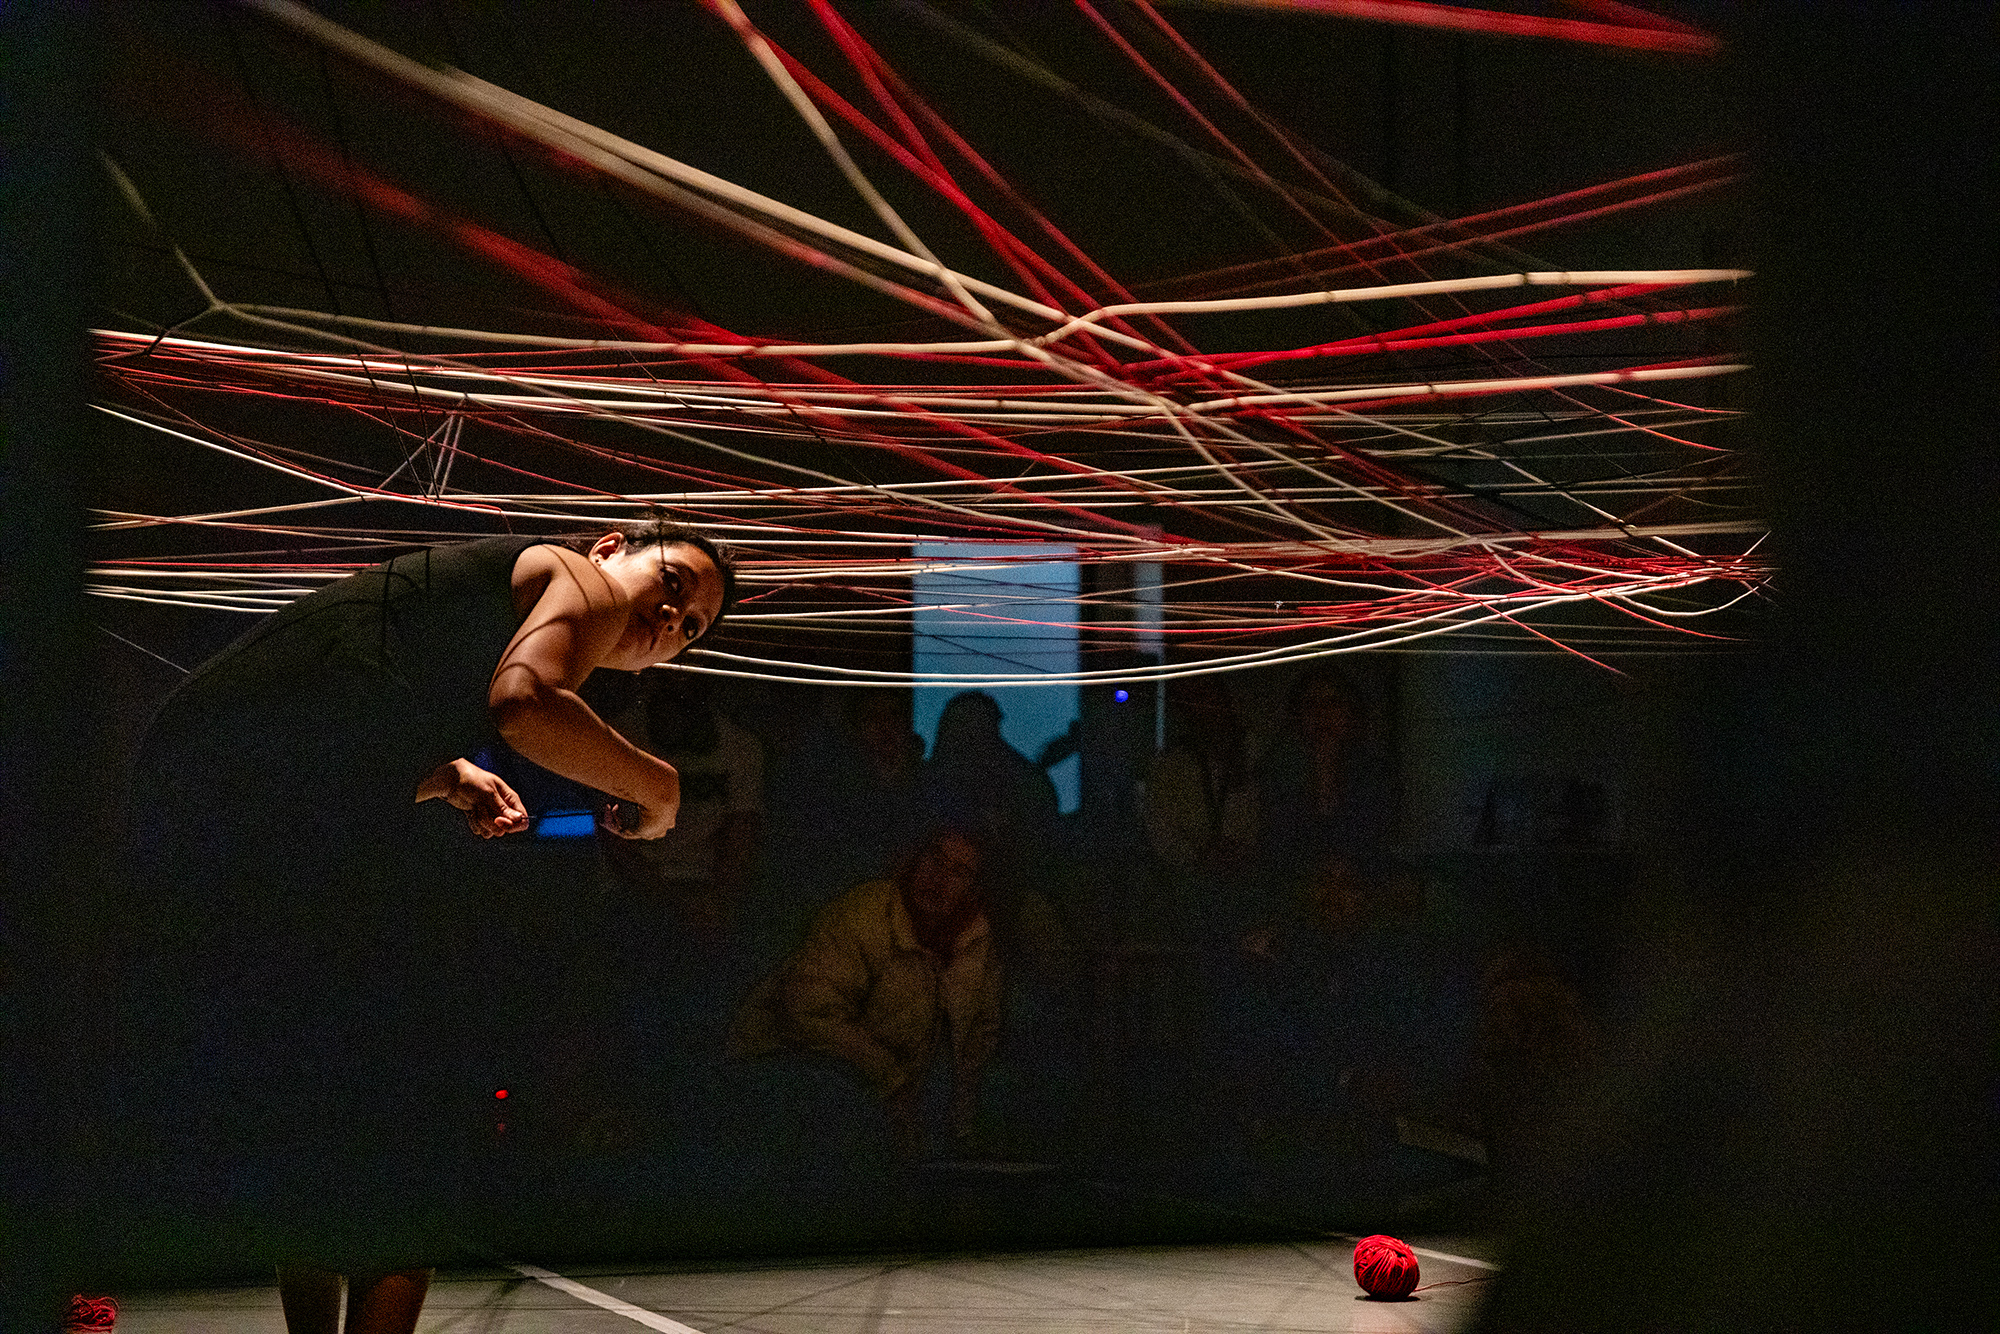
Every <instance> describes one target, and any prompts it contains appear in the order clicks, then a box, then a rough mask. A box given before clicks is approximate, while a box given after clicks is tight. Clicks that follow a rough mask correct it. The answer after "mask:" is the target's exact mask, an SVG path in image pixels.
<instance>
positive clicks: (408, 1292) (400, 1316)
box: [347, 1269, 434, 1334]
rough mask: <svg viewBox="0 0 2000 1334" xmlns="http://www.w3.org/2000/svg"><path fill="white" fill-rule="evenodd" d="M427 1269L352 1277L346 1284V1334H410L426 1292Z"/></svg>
mask: <svg viewBox="0 0 2000 1334" xmlns="http://www.w3.org/2000/svg"><path fill="white" fill-rule="evenodd" d="M433 1272H434V1271H432V1270H429V1269H405V1270H402V1271H401V1272H399V1273H394V1274H355V1275H353V1276H351V1277H350V1278H349V1279H348V1280H347V1334H413V1331H415V1329H416V1327H417V1316H418V1315H419V1314H420V1313H421V1312H422V1311H423V1309H424V1294H425V1293H427V1292H429V1291H430V1286H431V1274H432V1273H433Z"/></svg>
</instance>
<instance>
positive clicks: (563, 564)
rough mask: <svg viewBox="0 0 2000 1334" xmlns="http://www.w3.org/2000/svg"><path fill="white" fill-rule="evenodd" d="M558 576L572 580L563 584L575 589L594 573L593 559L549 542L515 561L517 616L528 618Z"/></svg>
mask: <svg viewBox="0 0 2000 1334" xmlns="http://www.w3.org/2000/svg"><path fill="white" fill-rule="evenodd" d="M559 573H560V574H566V575H568V576H570V578H568V579H566V580H564V581H563V582H564V583H566V584H568V585H570V586H575V585H576V584H577V582H578V581H579V580H580V579H582V578H584V577H585V576H588V575H589V574H590V573H591V566H590V558H589V557H588V556H585V555H583V554H582V553H581V552H577V551H572V550H570V549H569V548H568V547H562V546H555V545H552V544H550V543H547V542H543V543H540V544H538V545H536V546H532V547H529V548H527V549H526V550H524V551H523V552H522V553H521V554H520V555H519V556H518V557H516V558H515V560H514V572H513V577H512V586H513V593H514V611H515V613H516V614H517V615H521V616H526V615H527V614H528V612H529V611H530V610H532V609H533V608H534V606H535V604H536V603H538V602H540V601H541V600H542V594H544V593H546V592H548V590H549V584H550V582H551V581H552V580H554V579H555V577H556V575H557V574H559Z"/></svg>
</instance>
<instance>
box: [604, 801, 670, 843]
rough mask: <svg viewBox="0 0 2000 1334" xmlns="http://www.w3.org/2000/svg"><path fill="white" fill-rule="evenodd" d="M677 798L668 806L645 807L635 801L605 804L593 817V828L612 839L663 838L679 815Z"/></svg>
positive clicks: (653, 805) (668, 803) (655, 804)
mask: <svg viewBox="0 0 2000 1334" xmlns="http://www.w3.org/2000/svg"><path fill="white" fill-rule="evenodd" d="M679 796H680V794H679V793H678V792H677V793H675V794H674V800H673V801H671V802H665V801H662V802H656V803H654V804H652V805H645V804H642V803H640V802H636V801H624V802H619V801H608V802H606V803H605V804H604V808H603V809H602V810H600V811H598V813H597V827H598V828H599V829H602V830H603V831H604V832H605V833H607V834H610V835H611V836H612V837H614V838H664V837H665V836H666V833H667V831H668V830H669V829H672V828H673V827H674V817H675V816H677V815H678V814H680V799H679Z"/></svg>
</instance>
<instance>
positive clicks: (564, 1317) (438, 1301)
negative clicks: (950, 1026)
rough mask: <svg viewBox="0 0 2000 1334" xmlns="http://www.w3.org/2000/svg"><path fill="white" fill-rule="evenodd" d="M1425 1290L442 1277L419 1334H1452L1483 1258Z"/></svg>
mask: <svg viewBox="0 0 2000 1334" xmlns="http://www.w3.org/2000/svg"><path fill="white" fill-rule="evenodd" d="M1404 1240H1406V1241H1408V1242H1409V1243H1410V1244H1411V1245H1412V1246H1415V1247H1417V1248H1418V1252H1419V1256H1420V1262H1421V1265H1422V1271H1423V1282H1424V1283H1425V1284H1438V1283H1444V1284H1452V1285H1453V1286H1439V1287H1434V1288H1430V1289H1428V1290H1426V1291H1422V1292H1419V1293H1417V1294H1416V1296H1415V1297H1414V1298H1413V1299H1408V1300H1404V1301H1387V1302H1385V1301H1377V1300H1374V1299H1372V1298H1368V1297H1366V1296H1365V1295H1364V1294H1363V1293H1362V1291H1361V1289H1360V1288H1359V1287H1357V1286H1356V1285H1355V1282H1354V1266H1353V1243H1352V1241H1341V1240H1329V1241H1312V1242H1299V1243H1277V1244H1270V1243H1258V1244H1254V1245H1229V1246H1162V1247H1146V1248H1126V1249H1116V1248H1107V1249H1092V1250H1061V1251H1016V1252H988V1253H973V1254H959V1255H945V1256H922V1255H884V1256H870V1257H852V1256H849V1257H838V1258H832V1259H825V1260H796V1259H784V1260H768V1261H734V1262H727V1263H713V1264H680V1265H676V1264H660V1265H651V1266H639V1265H623V1266H611V1265H575V1266H566V1267H565V1268H564V1269H563V1270H562V1272H560V1273H554V1272H551V1271H548V1270H545V1269H542V1268H540V1267H538V1266H536V1265H533V1264H531V1263H529V1262H527V1261H525V1260H523V1261H519V1262H518V1263H517V1264H516V1265H515V1266H514V1267H513V1268H511V1269H502V1268H498V1267H495V1268H492V1269H487V1270H470V1269H468V1270H454V1271H449V1272H441V1273H439V1275H438V1277H437V1281H436V1282H435V1283H434V1284H433V1286H432V1288H431V1295H430V1300H429V1302H428V1303H426V1305H425V1308H424V1316H423V1319H422V1321H421V1322H419V1324H418V1326H417V1329H418V1334H502V1332H503V1331H504V1334H559V1332H560V1334H622V1331H627V1330H631V1331H637V1330H640V1329H652V1330H657V1331H662V1334H722V1332H723V1331H731V1332H732V1334H855V1332H856V1331H868V1334H948V1332H949V1334H963V1332H967V1331H970V1332H972V1334H1044V1332H1045V1331H1046V1332H1047V1334H1057V1332H1058V1331H1067V1332H1070V1334H1074V1332H1075V1331H1093V1330H1101V1331H1107V1332H1108V1331H1120V1332H1121V1334H1124V1332H1126V1331H1129V1332H1130V1334H1203V1332H1204V1331H1217V1332H1219V1331H1228V1332H1229V1334H1252V1331H1258V1330H1269V1331H1284V1332H1285V1334H1308V1332H1309V1334H1345V1332H1346V1331H1353V1332H1354V1334H1391V1332H1392V1331H1394V1332H1396V1334H1401V1332H1402V1331H1415V1332H1417V1334H1449V1332H1450V1331H1456V1330H1464V1329H1468V1328H1470V1327H1471V1325H1472V1323H1473V1317H1474V1315H1475V1314H1476V1312H1477V1310H1478V1307H1479V1303H1480V1300H1481V1294H1482V1291H1483V1290H1484V1286H1485V1285H1484V1284H1483V1283H1478V1282H1471V1283H1467V1282H1465V1280H1477V1279H1483V1278H1486V1277H1490V1276H1491V1275H1493V1274H1494V1273H1496V1272H1497V1269H1496V1267H1495V1265H1494V1253H1493V1250H1492V1249H1491V1247H1490V1245H1488V1244H1485V1243H1483V1242H1482V1241H1481V1240H1479V1239H1476V1238H1468V1237H1426V1236H1420V1235H1412V1236H1407V1237H1405V1238H1404ZM115 1295H116V1296H117V1298H118V1302H119V1314H118V1326H117V1329H118V1334H169V1331H171V1334H282V1331H283V1330H284V1327H285V1322H284V1316H283V1314H282V1313H281V1311H280V1310H279V1306H278V1293H277V1289H276V1288H275V1287H273V1286H269V1285H265V1286H240V1287H222V1288H200V1289H187V1290H180V1291H152V1292H133V1293H118V1294H115Z"/></svg>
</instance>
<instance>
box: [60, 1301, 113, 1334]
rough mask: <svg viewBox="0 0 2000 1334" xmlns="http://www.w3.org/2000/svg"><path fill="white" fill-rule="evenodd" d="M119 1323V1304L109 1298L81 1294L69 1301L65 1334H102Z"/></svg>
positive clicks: (64, 1323)
mask: <svg viewBox="0 0 2000 1334" xmlns="http://www.w3.org/2000/svg"><path fill="white" fill-rule="evenodd" d="M117 1323H118V1303H117V1302H114V1301H112V1300H111V1299H110V1298H109V1297H85V1296H82V1295H81V1294H79V1295H77V1296H75V1297H72V1298H70V1299H69V1310H67V1311H65V1312H64V1313H63V1329H64V1331H65V1334H100V1331H103V1330H107V1329H110V1328H111V1327H112V1326H113V1325H115V1324H117Z"/></svg>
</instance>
